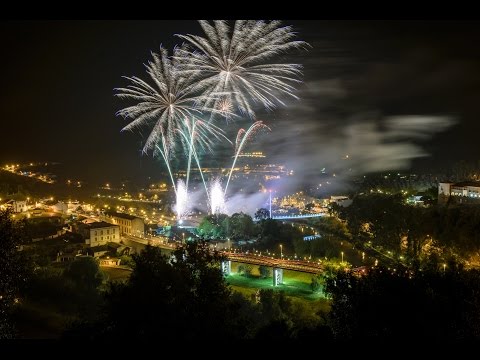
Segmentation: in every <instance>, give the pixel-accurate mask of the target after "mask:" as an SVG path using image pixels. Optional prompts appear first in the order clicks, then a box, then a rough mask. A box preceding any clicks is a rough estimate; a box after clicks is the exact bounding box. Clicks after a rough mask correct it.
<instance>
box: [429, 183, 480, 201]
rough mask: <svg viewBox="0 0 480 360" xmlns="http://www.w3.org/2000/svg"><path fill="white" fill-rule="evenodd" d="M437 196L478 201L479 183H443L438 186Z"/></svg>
mask: <svg viewBox="0 0 480 360" xmlns="http://www.w3.org/2000/svg"><path fill="white" fill-rule="evenodd" d="M438 195H439V197H440V195H442V196H446V197H449V196H452V197H455V198H457V199H461V200H462V199H465V200H466V199H473V200H480V182H475V181H468V182H460V183H452V182H443V183H439V184H438Z"/></svg>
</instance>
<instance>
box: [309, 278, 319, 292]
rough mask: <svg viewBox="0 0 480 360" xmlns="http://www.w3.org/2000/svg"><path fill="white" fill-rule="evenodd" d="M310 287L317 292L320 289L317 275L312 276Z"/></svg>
mask: <svg viewBox="0 0 480 360" xmlns="http://www.w3.org/2000/svg"><path fill="white" fill-rule="evenodd" d="M310 288H311V289H312V292H317V291H318V290H319V289H320V282H319V281H318V278H317V277H316V276H312V281H311V282H310Z"/></svg>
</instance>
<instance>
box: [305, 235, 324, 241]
mask: <svg viewBox="0 0 480 360" xmlns="http://www.w3.org/2000/svg"><path fill="white" fill-rule="evenodd" d="M321 237H322V236H321V235H317V234H315V235H310V236H304V237H303V241H310V240H315V239H320V238H321Z"/></svg>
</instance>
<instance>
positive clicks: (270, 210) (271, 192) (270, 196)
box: [269, 189, 272, 219]
mask: <svg viewBox="0 0 480 360" xmlns="http://www.w3.org/2000/svg"><path fill="white" fill-rule="evenodd" d="M269 192H270V219H271V218H272V189H270V190H269Z"/></svg>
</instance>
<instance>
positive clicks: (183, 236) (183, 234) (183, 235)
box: [182, 233, 185, 244]
mask: <svg viewBox="0 0 480 360" xmlns="http://www.w3.org/2000/svg"><path fill="white" fill-rule="evenodd" d="M182 238H183V241H182V244H185V233H182Z"/></svg>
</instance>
